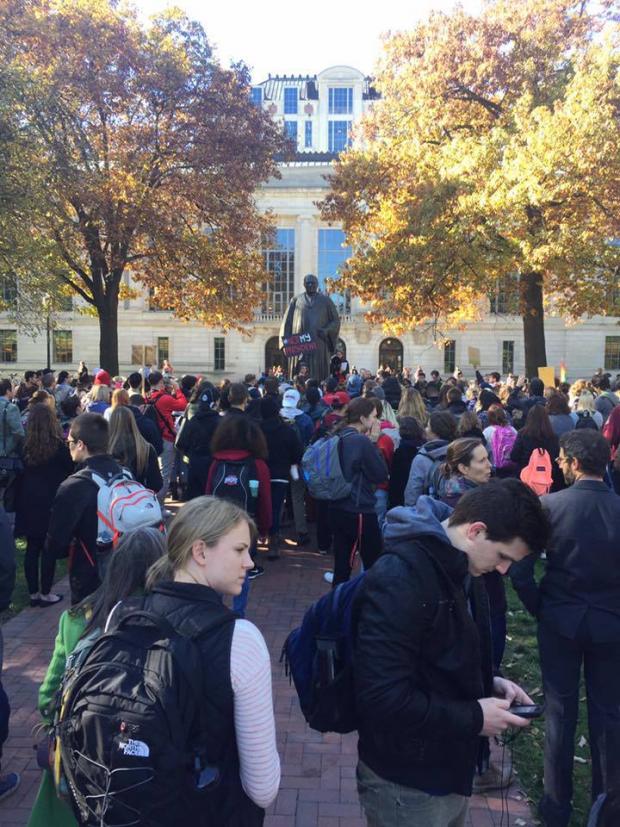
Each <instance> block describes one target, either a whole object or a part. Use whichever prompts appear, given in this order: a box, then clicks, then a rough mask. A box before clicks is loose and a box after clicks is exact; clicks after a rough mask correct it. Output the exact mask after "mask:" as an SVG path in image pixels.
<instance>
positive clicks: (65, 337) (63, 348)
mask: <svg viewBox="0 0 620 827" xmlns="http://www.w3.org/2000/svg"><path fill="white" fill-rule="evenodd" d="M53 333H54V338H53V348H54V349H53V354H54V355H53V357H52V359H53V361H54V362H55V363H56V364H58V365H66V364H68V363H69V362H73V333H72V332H71V331H70V330H54V331H53Z"/></svg>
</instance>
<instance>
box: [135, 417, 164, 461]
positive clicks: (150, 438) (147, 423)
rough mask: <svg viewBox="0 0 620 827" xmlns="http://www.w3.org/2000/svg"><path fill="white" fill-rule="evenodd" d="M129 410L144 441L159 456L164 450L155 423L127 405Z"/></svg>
mask: <svg viewBox="0 0 620 827" xmlns="http://www.w3.org/2000/svg"><path fill="white" fill-rule="evenodd" d="M129 410H130V411H131V412H132V414H133V415H134V417H135V419H136V425H137V426H138V430H139V431H140V433H141V434H142V436H143V437H144V439H146V441H147V442H150V444H151V445H152V446H153V448H155V453H156V454H157V456H159V455H160V454H161V452H162V451H163V450H164V442H163V439H162V436H161V431H160V430H159V428H158V427H157V423H156V422H154V421H153V420H152V419H149V418H148V416H144V414H143V413H142V411H141V410H140V408H138V407H136V406H135V405H129Z"/></svg>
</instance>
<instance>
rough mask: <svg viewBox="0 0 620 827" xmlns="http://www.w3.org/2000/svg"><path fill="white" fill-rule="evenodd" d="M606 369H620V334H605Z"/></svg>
mask: <svg viewBox="0 0 620 827" xmlns="http://www.w3.org/2000/svg"><path fill="white" fill-rule="evenodd" d="M605 370H620V336H605Z"/></svg>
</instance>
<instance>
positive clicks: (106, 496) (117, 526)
mask: <svg viewBox="0 0 620 827" xmlns="http://www.w3.org/2000/svg"><path fill="white" fill-rule="evenodd" d="M90 478H91V479H92V481H93V482H94V483H95V484H96V485H97V487H98V489H99V491H98V493H97V518H98V525H97V545H99V546H109V545H110V544H112V545H115V544H116V541H117V540H118V538H119V537H120V535H121V534H125V533H126V532H128V531H132V530H133V529H136V528H143V527H146V526H158V525H159V524H160V523H162V521H163V515H162V512H161V505H160V504H159V500H158V499H157V497H156V496H155V494H154V492H153V491H149V489H148V488H145V487H144V486H143V485H142V484H141V483H139V482H138V481H137V480H134V478H133V477H132V476H131V473H130V472H129V471H127V469H126V468H123V470H122V471H121V473H120V474H117V475H116V476H114V477H111V479H109V480H105V479H104V478H103V477H100V476H99V474H95V473H94V472H92V471H91V472H90Z"/></svg>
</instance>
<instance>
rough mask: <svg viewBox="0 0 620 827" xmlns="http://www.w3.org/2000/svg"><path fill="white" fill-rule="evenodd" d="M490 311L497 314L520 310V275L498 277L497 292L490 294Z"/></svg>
mask: <svg viewBox="0 0 620 827" xmlns="http://www.w3.org/2000/svg"><path fill="white" fill-rule="evenodd" d="M490 303H491V306H490V311H491V313H493V314H494V315H496V316H501V315H506V314H511V315H514V314H516V313H518V312H519V279H518V276H516V275H514V276H507V277H506V278H501V279H498V280H497V281H496V283H495V292H494V293H491V296H490Z"/></svg>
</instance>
